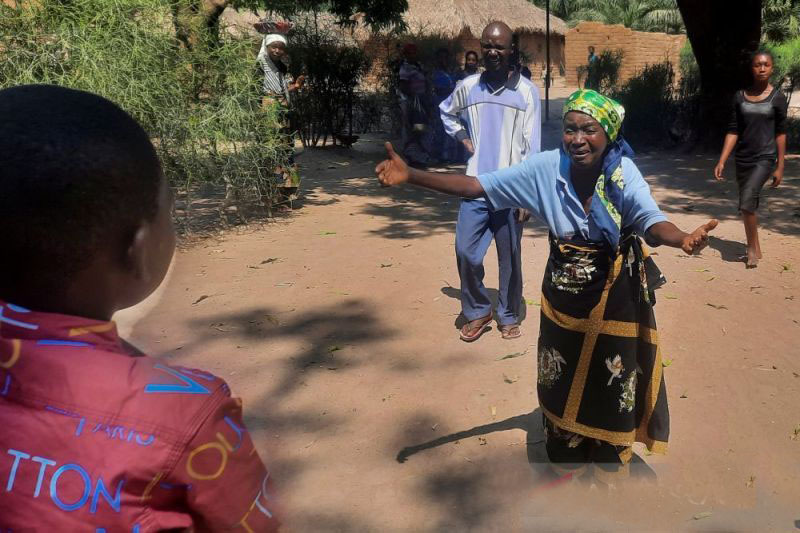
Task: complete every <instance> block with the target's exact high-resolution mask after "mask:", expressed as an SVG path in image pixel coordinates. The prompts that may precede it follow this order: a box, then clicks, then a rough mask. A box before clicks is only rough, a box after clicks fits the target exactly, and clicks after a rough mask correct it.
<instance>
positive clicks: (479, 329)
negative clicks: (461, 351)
mask: <svg viewBox="0 0 800 533" xmlns="http://www.w3.org/2000/svg"><path fill="white" fill-rule="evenodd" d="M491 321H492V314H491V313H489V314H488V315H486V316H485V317H483V318H478V319H477V320H474V321H473V320H471V321H469V322H467V323H466V324H464V325H463V326H461V334H460V335H459V336H460V337H461V340H462V341H464V342H473V341H476V340H478V339H479V338H480V337H481V335H483V334H484V333H485V332H486V330H487V329H489V327H488V326H489V322H491ZM474 322H477V324H475V325H472V326H470V324H473V323H474ZM471 332H472V335H470V333H471Z"/></svg>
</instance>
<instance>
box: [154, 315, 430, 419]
mask: <svg viewBox="0 0 800 533" xmlns="http://www.w3.org/2000/svg"><path fill="white" fill-rule="evenodd" d="M293 311H294V310H292V311H290V312H287V311H285V310H280V309H277V308H274V307H269V306H264V307H255V308H251V309H248V310H243V311H236V312H223V313H217V314H213V315H210V316H206V317H203V318H195V319H192V320H189V321H188V322H187V326H188V328H189V330H190V331H193V332H196V334H195V335H194V336H193V338H192V340H191V341H190V342H188V343H186V344H184V345H183V346H181V347H180V348H179V349H177V350H173V351H170V352H168V353H165V354H158V355H157V357H159V358H160V359H163V360H166V361H168V362H169V363H170V364H181V359H183V357H182V356H183V354H191V353H193V352H195V351H196V350H198V349H200V348H201V347H202V348H203V349H208V347H209V346H210V345H213V344H214V343H222V344H224V345H227V346H236V348H240V347H241V346H240V345H241V344H248V343H258V342H263V341H265V340H267V339H269V340H271V341H275V340H282V339H285V340H288V341H294V342H298V341H299V342H301V343H302V347H301V348H300V349H299V350H298V352H295V353H296V355H292V356H289V357H284V358H282V359H281V360H279V361H278V363H277V364H278V365H279V368H280V370H279V371H278V372H277V375H274V376H273V375H270V376H268V378H265V380H264V383H265V387H264V390H263V392H262V393H260V394H259V396H258V397H256V398H255V399H253V400H250V402H249V406H248V416H247V423H248V426H249V427H251V428H252V429H256V428H269V430H270V431H273V430H274V431H276V432H281V433H311V434H314V433H317V432H321V431H324V430H326V429H328V428H330V427H332V426H338V425H342V424H344V423H345V422H346V420H345V419H344V418H343V417H341V416H336V415H333V414H331V413H327V412H323V413H322V414H320V412H318V411H317V410H314V409H306V410H303V409H293V410H291V411H288V410H285V409H282V407H281V406H282V405H283V404H284V403H285V402H284V400H285V399H286V398H287V396H288V395H291V394H292V393H294V392H296V391H297V390H298V389H299V388H302V387H305V386H307V385H308V382H310V381H312V380H325V379H326V378H328V376H331V378H330V379H333V376H334V375H335V374H341V373H346V372H351V371H353V370H355V369H358V368H361V367H363V366H365V365H371V364H379V365H383V366H385V367H386V369H387V370H388V371H390V372H410V371H414V370H415V369H416V367H415V365H404V364H402V363H403V360H402V356H398V357H396V358H394V359H392V360H387V359H386V358H382V357H380V353H376V352H372V351H369V352H368V353H367V355H360V354H361V353H362V352H360V351H359V352H358V353H355V352H354V351H350V350H347V349H346V347H348V346H350V345H358V346H359V347H363V346H369V345H370V344H371V343H375V342H378V341H384V340H386V339H387V338H391V337H392V336H394V335H395V334H396V332H395V331H394V330H392V329H391V328H389V327H387V326H385V325H384V324H382V323H381V322H380V321H379V320H377V319H376V318H375V317H376V312H375V309H374V307H373V305H372V304H371V303H369V302H365V301H363V300H360V299H351V300H347V301H345V302H342V303H339V304H336V305H331V306H327V307H320V308H318V309H316V310H314V311H310V312H305V313H303V314H302V315H301V314H297V315H294V314H292V313H293ZM343 324H346V325H347V327H342V325H343ZM235 354H236V352H235V351H234V356H235ZM251 361H252V362H248V363H246V368H245V370H244V372H246V373H247V374H249V375H251V376H253V375H255V376H258V375H259V373H262V372H264V369H263V365H262V364H260V360H259V358H251ZM266 384H269V385H266Z"/></svg>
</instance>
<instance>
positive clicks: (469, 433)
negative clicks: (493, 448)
mask: <svg viewBox="0 0 800 533" xmlns="http://www.w3.org/2000/svg"><path fill="white" fill-rule="evenodd" d="M511 429H521V430H523V431H525V433H526V438H525V443H526V445H527V447H528V461H529V462H531V458H537V460H536V462H542V461H540V460H539V458H540V457H541V454H533V455H532V454H531V451H530V448H531V447H532V446H540V447H541V448H542V452H544V428H543V427H542V411H541V409H539V408H538V407H537V408H536V409H534V410H533V412H531V413H528V414H525V415H517V416H512V417H511V418H507V419H505V420H501V421H499V422H492V423H491V424H484V425H482V426H475V427H474V428H472V429H467V430H464V431H458V432H456V433H451V434H450V435H444V436H442V437H439V438H438V439H433V440H431V441H428V442H423V443H422V444H416V445H414V446H407V447H405V448H403V449H402V450H400V452H398V454H397V457H396V458H395V459H396V460H397V462H398V463H405V462H406V461H407V460H408V458H409V457H411V456H412V455H414V454H416V453H419V452H421V451H424V450H429V449H431V448H436V447H437V446H441V445H443V444H448V443H451V442H455V441H457V440H461V439H466V438H469V437H477V436H480V435H487V434H489V433H494V432H496V431H508V430H511ZM544 457H545V460H544V462H547V459H546V457H547V454H546V453H545V454H544Z"/></svg>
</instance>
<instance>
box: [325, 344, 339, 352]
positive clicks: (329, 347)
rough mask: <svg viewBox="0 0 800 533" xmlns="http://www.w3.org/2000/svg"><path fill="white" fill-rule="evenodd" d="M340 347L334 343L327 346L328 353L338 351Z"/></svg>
mask: <svg viewBox="0 0 800 533" xmlns="http://www.w3.org/2000/svg"><path fill="white" fill-rule="evenodd" d="M341 349H342V347H341V346H336V345H333V346H328V353H333V352H338V351H339V350H341Z"/></svg>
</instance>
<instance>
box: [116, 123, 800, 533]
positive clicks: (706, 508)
mask: <svg viewBox="0 0 800 533" xmlns="http://www.w3.org/2000/svg"><path fill="white" fill-rule="evenodd" d="M557 128H558V124H557V122H551V123H550V124H548V126H547V128H546V139H547V140H546V143H545V145H546V146H545V147H546V148H552V147H554V146H555V143H556V142H557V141H556V139H557V134H556V130H557ZM380 155H381V147H380V144H379V143H378V142H376V141H375V140H362V141H359V143H358V144H357V145H356V146H355V147H354V149H353V150H352V151H347V150H344V149H342V150H339V149H332V150H317V151H309V152H308V153H305V154H304V155H303V156H302V157H301V158H300V163H301V164H302V165H303V167H304V174H305V176H306V177H305V181H304V182H303V188H304V190H305V196H304V199H303V201H302V202H301V205H299V206H298V208H297V209H296V210H295V211H294V212H293V213H292V214H291V215H289V216H288V217H285V218H282V219H279V220H277V221H275V222H272V223H269V224H263V225H256V224H250V225H249V226H247V227H245V228H239V229H235V230H230V231H226V232H224V233H223V234H221V235H218V236H217V237H214V238H211V239H208V240H204V241H202V242H200V243H196V244H194V245H193V246H191V247H189V248H188V249H185V250H183V251H181V252H180V253H178V255H177V257H176V261H175V265H174V269H173V274H172V276H171V277H170V279H169V282H168V283H167V284H166V285H165V287H164V289H163V291H162V293H161V295H160V300H159V299H158V298H156V299H154V300H153V301H152V302H151V303H150V305H145V306H143V308H141V309H138V310H134V311H133V312H130V313H126V315H125V316H124V317H122V318H121V322H122V323H123V324H122V325H123V326H125V328H127V329H129V330H130V329H131V328H132V340H133V341H134V343H136V344H138V345H139V346H140V347H142V348H143V349H145V350H148V351H149V352H150V353H152V354H153V355H155V356H157V357H160V358H163V359H164V360H166V361H169V362H171V363H175V364H181V365H187V366H192V367H200V368H205V369H209V370H211V371H213V372H215V373H216V374H218V375H220V376H222V377H223V378H225V379H226V380H227V381H228V382H229V383H230V385H231V387H232V388H233V390H234V391H235V392H236V393H237V394H238V395H240V396H241V397H242V398H243V399H244V405H245V413H246V417H247V421H248V423H249V427H250V429H251V431H252V435H253V438H254V439H255V441H256V444H257V446H258V448H259V449H260V451H261V454H262V457H263V458H264V459H265V461H266V462H267V463H268V464H269V466H270V468H271V469H272V470H273V472H274V476H275V478H276V479H277V483H278V488H279V491H280V494H281V498H282V500H283V503H284V505H285V508H286V511H287V524H288V529H289V530H292V531H358V532H361V531H565V532H566V531H570V532H571V531H684V530H686V531H748V532H749V531H790V530H793V529H795V528H796V527H800V522H798V520H800V436H798V433H800V347H799V346H798V344H799V341H800V313H798V311H799V310H800V273H799V272H798V271H800V202H799V201H798V200H800V159H792V160H791V161H790V162H789V163H788V167H787V172H786V178H785V182H784V186H783V187H782V188H780V189H778V190H777V191H769V192H768V194H769V197H768V200H767V202H766V208H764V209H763V210H762V212H763V215H764V217H763V226H764V227H763V231H762V234H761V235H762V247H763V249H764V253H765V259H764V260H763V261H762V263H761V265H760V266H759V268H757V269H754V270H746V269H745V268H744V264H743V263H740V262H738V261H737V256H738V255H739V254H740V253H741V252H742V251H743V248H744V247H743V245H742V241H743V239H744V232H743V228H742V226H741V224H740V222H739V221H738V219H737V216H736V189H735V183H734V180H733V176H732V173H731V175H730V176H729V179H728V180H727V181H726V182H724V183H723V184H718V183H714V182H713V180H711V179H710V178H711V172H712V168H713V165H714V163H715V161H714V159H713V157H711V156H703V155H695V154H681V153H649V154H640V155H639V156H638V158H637V163H638V165H639V166H640V168H641V169H642V172H643V173H644V174H645V175H646V176H647V180H648V181H649V183H650V184H651V186H652V188H653V192H654V195H655V198H656V199H657V201H658V202H659V204H660V206H661V208H662V209H663V210H664V211H665V212H666V213H667V214H668V216H669V217H670V218H671V220H672V221H674V222H675V223H676V224H678V225H679V226H681V227H683V228H685V229H691V228H694V227H696V226H697V225H699V224H700V223H702V222H704V221H706V220H707V219H708V218H709V217H712V216H713V217H716V218H719V219H720V221H721V224H720V227H719V228H718V230H717V231H716V232H715V234H714V235H715V237H714V239H713V240H712V243H711V247H710V248H708V249H707V250H706V251H704V252H703V253H702V255H701V256H698V257H688V256H686V255H684V254H683V253H681V252H679V251H677V250H674V249H667V248H660V249H658V250H657V253H658V255H657V256H656V261H657V263H658V264H659V266H660V268H661V270H662V271H663V272H664V274H665V275H666V277H667V278H668V280H669V283H668V285H667V286H666V287H665V288H663V289H661V290H660V291H659V293H658V304H657V306H656V315H657V318H658V325H659V330H660V332H661V339H662V351H663V357H664V358H665V359H666V360H670V361H671V364H670V365H669V367H668V368H665V375H666V380H667V388H668V391H669V403H670V407H671V413H672V436H671V441H670V449H669V453H668V454H667V455H666V456H656V455H648V454H647V453H646V452H645V451H644V450H643V449H641V448H638V447H637V448H636V450H637V457H636V458H635V462H634V465H633V466H634V471H635V473H636V474H637V476H636V479H635V480H634V481H632V482H630V483H629V484H627V485H626V486H624V487H621V488H619V489H618V490H616V491H612V492H610V493H605V492H601V491H599V490H588V489H586V488H583V487H573V486H566V485H560V486H557V487H550V486H543V484H542V481H541V480H542V472H543V471H544V470H545V468H546V464H545V461H546V459H545V453H544V448H543V434H542V430H541V414H540V411H539V410H538V408H537V399H536V393H535V390H536V389H535V385H536V367H535V365H536V357H535V353H536V339H537V336H538V314H539V308H538V307H537V305H536V304H537V303H538V301H539V294H540V283H541V278H542V273H543V269H544V265H545V259H546V254H547V243H546V231H545V230H544V229H543V227H542V226H540V225H534V224H530V223H529V224H528V225H527V226H526V229H525V236H524V238H523V269H524V282H525V289H524V294H525V297H526V300H527V318H526V319H525V320H524V322H523V326H522V327H523V337H522V338H520V339H517V340H513V341H504V340H501V338H500V335H499V332H498V331H497V330H496V328H495V329H493V330H492V331H490V332H488V333H487V334H486V335H484V337H483V338H481V339H480V340H479V341H478V342H476V343H474V344H466V343H464V342H461V341H460V340H459V339H458V334H457V329H456V326H455V323H456V321H457V318H458V314H459V311H460V304H459V299H458V298H459V293H458V290H457V288H458V275H457V272H456V269H455V258H454V252H453V240H454V227H455V220H456V212H457V208H458V200H456V199H450V198H446V197H444V196H441V195H438V194H435V193H427V192H424V191H421V190H386V189H381V188H379V187H378V186H377V184H376V182H375V180H374V178H373V177H372V174H371V170H372V168H373V167H374V164H375V162H376V161H377V160H378V159H379V157H380ZM485 264H486V269H487V275H486V283H487V286H488V287H490V288H492V290H493V294H496V292H494V289H496V287H497V265H496V258H495V255H494V251H493V248H492V249H491V250H490V252H489V254H488V256H487V259H486V263H485ZM143 309H144V310H147V313H144V311H143ZM142 314H145V316H144V317H142V316H141V315H142ZM137 320H138V322H136V321H137ZM511 354H515V355H516V356H515V357H509V358H505V359H503V357H504V356H507V355H511ZM793 437H795V438H793Z"/></svg>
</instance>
